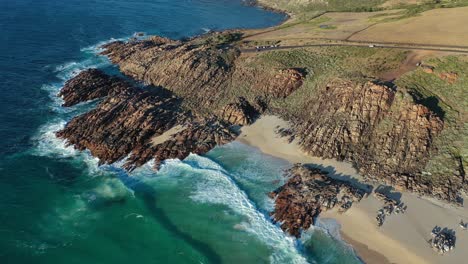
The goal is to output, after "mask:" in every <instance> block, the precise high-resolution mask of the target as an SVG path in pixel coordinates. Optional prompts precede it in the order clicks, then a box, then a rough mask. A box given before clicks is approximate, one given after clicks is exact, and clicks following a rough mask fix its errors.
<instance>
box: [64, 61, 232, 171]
mask: <svg viewBox="0 0 468 264" xmlns="http://www.w3.org/2000/svg"><path fill="white" fill-rule="evenodd" d="M90 83H91V84H92V83H96V84H98V86H97V88H98V90H99V91H108V93H107V94H106V93H105V92H97V93H96V92H95V91H94V90H92V89H90V85H89V84H90ZM71 84H73V86H72V85H71ZM122 87H125V89H121V88H122ZM120 91H123V93H119V92H120ZM61 94H62V95H63V97H64V98H70V101H66V102H68V104H72V103H77V102H80V101H81V100H88V99H90V98H93V99H94V98H96V97H98V96H102V95H112V96H108V97H107V98H106V99H105V100H103V101H102V102H101V103H100V104H99V105H98V106H97V107H96V109H93V110H91V111H90V112H88V113H85V114H83V115H81V116H78V117H75V118H74V119H72V120H71V121H70V122H69V123H68V124H67V125H66V127H65V128H64V129H63V130H61V131H58V132H57V136H58V137H61V138H64V139H66V140H67V142H68V143H69V144H72V145H74V146H75V147H76V148H77V149H80V150H84V149H88V150H90V152H91V154H92V155H93V156H95V157H98V158H99V159H100V163H101V164H103V163H114V162H116V161H119V160H122V159H123V158H125V157H127V156H128V155H130V157H129V159H128V161H127V163H126V164H125V167H126V168H128V169H133V168H135V167H136V166H140V165H142V164H144V163H145V162H147V161H149V160H150V159H153V158H154V159H155V166H156V168H157V167H158V166H159V164H160V162H161V161H162V160H164V159H168V158H180V159H183V158H185V157H186V156H188V155H189V154H190V153H191V152H193V153H205V152H207V151H209V150H210V149H211V148H213V147H214V146H216V145H217V144H225V143H227V142H229V141H231V140H233V139H234V138H235V134H234V133H233V132H231V131H230V130H229V129H228V128H227V126H226V125H225V124H224V123H221V122H216V121H213V120H209V119H207V118H203V117H201V116H198V115H196V114H191V113H189V112H187V111H185V110H183V109H181V107H180V101H181V100H180V99H179V98H177V97H175V96H172V95H170V94H169V93H168V92H167V91H165V90H163V89H160V88H148V89H145V90H143V89H140V88H136V87H132V86H130V85H129V84H128V83H126V82H124V81H123V80H121V79H119V78H115V77H114V78H111V77H109V76H107V75H105V74H104V73H102V72H100V71H97V70H91V71H88V72H84V73H82V74H80V75H78V76H77V77H75V78H74V79H72V80H71V81H69V82H68V86H66V87H65V88H64V89H63V90H62V92H61ZM77 95H79V96H77ZM177 124H189V125H187V129H184V130H183V131H181V132H180V133H177V134H175V135H173V136H172V137H171V138H170V139H168V140H167V141H164V142H162V143H160V144H157V145H156V146H151V147H149V145H151V144H152V141H151V139H152V138H153V137H155V136H158V135H162V134H163V133H165V132H166V131H168V130H169V129H171V128H172V127H174V126H176V125H177Z"/></svg>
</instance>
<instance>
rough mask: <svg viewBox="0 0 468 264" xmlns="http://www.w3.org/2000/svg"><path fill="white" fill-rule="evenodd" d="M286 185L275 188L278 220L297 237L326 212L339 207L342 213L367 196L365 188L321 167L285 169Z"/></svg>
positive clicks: (274, 212)
mask: <svg viewBox="0 0 468 264" xmlns="http://www.w3.org/2000/svg"><path fill="white" fill-rule="evenodd" d="M285 176H286V177H288V181H287V182H286V184H284V185H283V186H281V187H280V188H278V189H277V190H275V191H273V192H272V193H271V194H270V196H271V197H272V198H275V210H274V211H273V212H272V217H273V219H274V221H276V222H279V223H281V228H282V229H283V230H284V231H286V232H288V233H290V234H291V235H293V236H296V237H299V236H300V234H301V230H305V229H308V228H309V227H310V226H311V225H313V224H314V221H315V218H316V217H317V216H318V215H319V214H320V212H322V211H326V210H329V209H332V208H335V207H338V208H339V211H340V212H344V211H346V210H348V209H349V208H350V207H351V206H352V204H353V203H354V202H359V201H360V200H361V199H362V198H363V197H364V196H365V195H366V192H365V191H364V190H361V189H358V188H356V187H353V186H352V185H351V184H350V183H349V182H346V181H341V180H336V179H333V178H331V177H329V176H327V173H326V172H323V171H320V170H319V169H314V168H309V167H307V166H304V165H301V164H296V165H294V167H292V168H291V169H289V170H287V171H286V172H285Z"/></svg>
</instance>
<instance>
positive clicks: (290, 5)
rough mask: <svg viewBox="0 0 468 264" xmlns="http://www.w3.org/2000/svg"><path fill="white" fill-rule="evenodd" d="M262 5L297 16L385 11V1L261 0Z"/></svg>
mask: <svg viewBox="0 0 468 264" xmlns="http://www.w3.org/2000/svg"><path fill="white" fill-rule="evenodd" d="M260 2H261V3H263V4H265V5H268V6H271V7H274V8H278V9H281V10H286V11H289V12H292V13H295V14H300V13H307V12H311V11H318V10H320V11H335V12H336V11H338V12H345V11H349V12H372V11H379V10H383V8H382V7H380V5H382V4H383V3H385V0H352V1H343V0H326V1H313V0H310V1H307V0H304V1H289V0H261V1H260Z"/></svg>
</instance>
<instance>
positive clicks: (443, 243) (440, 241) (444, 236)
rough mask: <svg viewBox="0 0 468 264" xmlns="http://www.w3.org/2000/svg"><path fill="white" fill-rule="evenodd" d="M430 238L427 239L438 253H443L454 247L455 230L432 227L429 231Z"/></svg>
mask: <svg viewBox="0 0 468 264" xmlns="http://www.w3.org/2000/svg"><path fill="white" fill-rule="evenodd" d="M431 235H432V238H431V239H430V240H429V243H430V244H431V246H432V248H433V249H434V250H435V251H437V252H438V253H440V254H445V253H447V252H449V251H452V250H453V249H454V248H455V242H456V236H455V231H453V230H450V229H447V228H444V229H442V228H441V227H439V226H436V227H434V229H433V230H432V232H431Z"/></svg>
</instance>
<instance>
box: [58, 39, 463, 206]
mask: <svg viewBox="0 0 468 264" xmlns="http://www.w3.org/2000/svg"><path fill="white" fill-rule="evenodd" d="M238 40H239V34H238V33H237V32H235V31H231V32H222V33H212V34H208V35H204V36H200V37H197V38H192V39H188V40H182V41H176V40H170V39H166V38H161V37H150V38H148V39H146V40H131V41H129V42H120V41H118V42H113V43H110V44H107V45H105V46H104V49H105V50H104V52H103V54H105V55H107V56H108V57H109V58H110V59H111V61H112V62H113V63H115V64H117V65H118V66H119V67H120V69H121V71H122V72H123V73H124V74H126V75H128V76H130V77H133V78H135V79H137V80H139V81H143V82H145V83H146V84H152V85H155V86H160V87H163V88H158V89H156V90H158V91H166V94H165V95H162V94H161V93H160V92H155V88H154V89H153V90H151V91H150V90H148V89H145V90H141V89H136V88H134V87H130V86H131V85H129V84H128V83H126V82H123V81H122V80H120V79H115V78H111V77H106V76H105V75H102V74H100V73H99V72H95V71H88V72H85V73H82V74H80V75H79V78H77V79H73V80H71V81H69V82H67V84H66V85H65V87H64V89H63V91H62V92H61V94H60V95H61V96H62V97H63V98H64V100H65V104H64V105H66V106H69V105H73V104H76V103H78V102H80V101H83V100H91V99H95V98H101V97H105V96H107V99H105V100H104V101H103V102H102V103H101V104H100V105H99V106H98V108H97V109H95V110H93V111H91V112H90V113H87V114H85V115H84V116H81V117H78V118H76V119H74V120H72V121H71V122H70V124H69V125H67V127H66V128H65V129H64V130H63V131H61V132H59V135H60V136H62V137H64V138H67V139H68V140H69V142H70V143H71V144H75V145H76V146H77V147H78V148H79V149H84V148H87V149H90V150H91V152H92V153H93V155H96V156H98V157H100V158H101V159H102V160H103V161H104V162H115V161H116V160H120V159H122V158H124V157H127V156H128V155H129V159H128V162H129V163H128V164H127V165H126V166H127V167H128V168H133V167H134V166H138V165H141V164H143V163H144V162H146V161H148V160H150V159H151V158H152V157H154V156H158V157H161V158H162V157H165V158H166V157H167V158H170V157H179V158H181V157H184V156H186V155H187V153H188V152H189V151H194V152H200V153H203V152H205V151H206V150H208V149H210V148H211V147H213V146H214V145H215V144H223V143H225V142H228V141H229V140H232V138H234V135H231V134H230V132H222V131H224V129H225V128H226V125H227V124H225V123H224V122H226V123H229V124H235V125H241V126H242V125H246V124H250V123H251V122H253V120H254V118H255V116H256V115H258V114H259V113H264V112H268V113H271V114H276V115H279V116H282V117H284V118H286V119H289V120H290V121H291V122H292V123H293V124H294V128H293V129H292V130H291V134H290V135H289V136H290V137H291V139H296V140H297V141H298V142H299V144H300V145H301V146H302V148H303V149H304V150H305V151H306V152H307V153H309V154H311V155H314V156H320V157H324V158H335V159H338V160H346V161H350V162H352V163H353V165H354V166H355V167H356V168H357V169H358V170H359V172H360V173H361V174H362V175H363V176H364V177H365V178H366V179H368V180H370V181H377V182H383V183H385V184H387V185H391V186H395V187H397V188H399V189H406V190H411V191H415V192H419V193H421V194H426V195H431V196H436V197H437V198H440V199H444V200H448V201H452V202H460V201H461V200H459V189H462V187H461V186H462V184H463V183H459V182H458V181H454V180H452V179H450V177H447V179H449V180H447V181H446V182H441V181H439V182H435V181H432V180H429V179H428V177H426V176H425V175H424V174H423V172H424V168H425V166H426V164H427V162H428V160H429V158H430V156H431V153H433V152H434V151H437V150H435V149H434V146H433V142H434V139H435V138H437V136H438V135H439V134H440V133H441V131H442V130H443V121H442V120H441V119H440V117H438V116H437V115H436V114H434V113H433V112H432V111H431V110H429V109H428V108H427V107H425V106H423V105H421V104H418V103H417V101H415V100H413V99H412V98H411V96H408V94H406V93H405V92H401V91H396V88H394V87H389V86H387V85H385V84H381V83H378V82H367V83H366V82H364V83H363V82H359V83H357V82H353V81H348V80H341V79H337V80H335V81H332V82H330V83H329V84H328V85H326V86H323V87H320V86H318V87H316V88H314V90H313V92H311V91H307V92H311V93H309V95H312V96H310V97H307V99H306V100H307V101H306V102H305V103H304V102H303V103H302V104H303V105H294V108H295V109H294V112H292V111H286V110H285V109H284V108H285V107H289V106H291V105H290V104H291V103H293V102H291V101H293V100H291V101H288V99H289V96H290V95H291V94H293V93H294V92H295V91H297V90H298V89H302V88H301V87H302V85H303V82H304V78H305V76H306V73H307V72H308V70H307V69H304V68H300V65H295V66H294V67H298V68H292V67H290V66H288V67H284V68H282V65H279V64H273V65H274V66H272V64H268V63H266V64H260V66H259V64H257V62H258V60H257V58H256V57H255V56H250V57H249V56H245V57H244V56H240V51H239V49H238V47H237V45H236V41H238ZM259 56H261V55H259ZM252 65H257V66H252ZM283 66H284V65H283ZM166 89H167V90H166ZM308 89H310V87H309V88H308ZM168 91H171V92H172V93H174V95H175V96H177V97H174V98H173V97H171V96H168V95H167V93H168ZM136 106H138V107H136ZM182 109H183V110H182ZM193 113H196V114H193ZM214 116H217V118H215V117H214ZM219 120H223V121H224V122H219ZM176 125H182V126H184V127H186V129H185V130H183V131H180V132H178V134H176V135H172V137H171V139H170V140H167V141H166V142H165V143H164V144H165V145H166V146H154V144H152V142H150V138H154V137H155V136H158V135H162V134H164V133H165V132H167V131H168V130H169V129H171V128H172V127H174V126H176ZM126 130H128V131H126ZM214 131H216V132H214ZM210 132H214V133H213V134H214V135H218V138H216V137H215V136H214V135H213V136H208V134H209V133H210ZM184 133H188V134H184ZM176 138H177V139H176ZM171 142H172V143H171ZM201 142H203V144H202V143H201ZM180 146H185V147H184V148H182V147H181V148H179V147H180ZM168 148H170V151H167V150H168ZM158 163H159V162H158V159H156V164H158Z"/></svg>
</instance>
